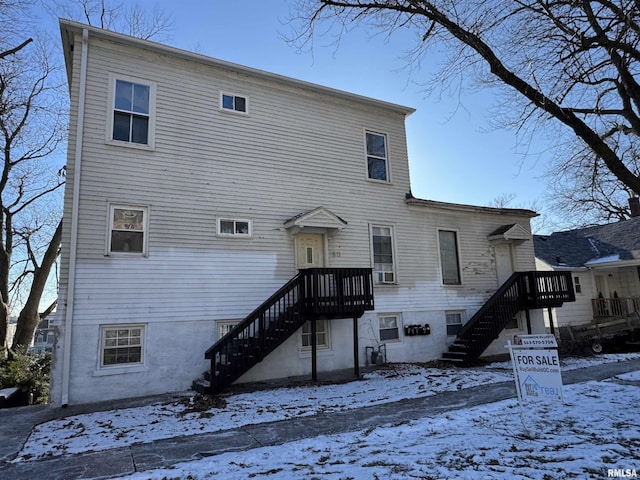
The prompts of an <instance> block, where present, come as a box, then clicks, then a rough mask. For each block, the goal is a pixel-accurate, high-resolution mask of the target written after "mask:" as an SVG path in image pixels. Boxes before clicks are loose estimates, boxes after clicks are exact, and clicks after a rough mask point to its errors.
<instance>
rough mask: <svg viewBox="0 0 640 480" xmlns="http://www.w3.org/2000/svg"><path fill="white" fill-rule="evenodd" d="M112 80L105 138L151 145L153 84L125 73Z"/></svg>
mask: <svg viewBox="0 0 640 480" xmlns="http://www.w3.org/2000/svg"><path fill="white" fill-rule="evenodd" d="M112 81H113V84H112V87H111V88H112V100H111V105H112V107H113V114H112V117H111V121H110V125H109V127H110V128H109V140H113V141H115V142H118V143H120V144H125V143H126V144H129V145H132V146H140V145H142V146H150V147H153V139H154V120H155V119H154V112H155V84H154V83H153V82H145V81H143V80H136V79H131V78H126V77H122V78H115V77H112Z"/></svg>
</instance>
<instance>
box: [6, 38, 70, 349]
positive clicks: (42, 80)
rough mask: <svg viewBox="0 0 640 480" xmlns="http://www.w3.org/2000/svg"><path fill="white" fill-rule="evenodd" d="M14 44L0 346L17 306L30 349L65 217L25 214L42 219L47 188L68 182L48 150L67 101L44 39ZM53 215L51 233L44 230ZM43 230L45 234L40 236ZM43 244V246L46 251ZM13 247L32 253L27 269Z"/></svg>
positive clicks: (59, 131) (21, 343) (19, 335)
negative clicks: (15, 298) (19, 267)
mask: <svg viewBox="0 0 640 480" xmlns="http://www.w3.org/2000/svg"><path fill="white" fill-rule="evenodd" d="M27 45H28V47H27ZM13 50H14V51H13V52H12V53H11V54H9V55H7V56H5V57H4V58H3V59H2V60H1V61H0V151H1V152H2V156H1V157H0V158H1V162H2V163H0V168H1V169H2V171H1V174H0V319H1V321H0V325H1V327H0V348H1V349H2V350H4V348H3V347H6V346H7V345H6V328H7V320H8V317H9V316H10V314H11V311H12V309H14V310H15V309H17V311H19V312H20V314H19V320H18V326H17V327H18V328H17V332H16V336H15V338H14V342H13V345H12V347H13V348H14V349H16V350H23V351H26V349H27V348H28V347H29V344H30V343H31V339H32V338H33V333H34V331H35V329H36V327H37V325H38V323H39V321H40V317H39V315H38V307H39V304H40V300H41V298H42V294H43V292H44V288H45V285H46V283H47V279H48V277H49V273H50V271H51V267H52V266H53V263H54V262H55V260H56V258H57V253H58V249H59V245H60V238H59V237H60V235H59V230H60V225H61V223H60V222H61V220H60V217H61V215H60V212H58V214H57V215H56V216H55V217H54V218H53V219H50V221H49V222H46V223H37V222H36V223H33V224H32V225H28V223H29V221H28V220H29V219H33V218H34V215H35V218H37V217H38V213H37V212H38V211H39V210H42V209H43V206H44V205H46V203H47V201H48V198H49V196H50V194H51V193H53V192H55V191H56V190H58V189H60V188H61V187H62V185H63V184H64V179H63V177H62V176H61V175H60V174H59V173H60V172H61V170H60V166H58V167H56V166H54V165H53V164H52V161H51V155H52V154H53V153H54V152H55V151H56V150H57V148H58V145H59V144H60V142H61V141H62V140H63V138H64V135H65V133H66V128H65V125H66V105H65V103H64V102H62V103H61V102H60V98H63V97H62V96H61V95H62V94H63V93H62V92H63V84H62V82H61V81H60V78H59V77H57V75H56V71H57V68H56V67H55V65H52V64H51V63H50V61H49V59H50V58H51V51H50V50H48V49H47V47H46V46H45V44H44V42H43V43H40V42H28V43H26V44H25V45H24V46H23V48H20V49H13ZM5 51H8V50H5ZM51 220H53V223H54V229H53V230H54V233H53V234H52V235H51V230H48V229H47V228H46V226H47V224H50V223H51ZM55 224H57V227H56V225H55ZM38 235H42V236H44V237H48V238H46V239H45V240H44V241H41V240H42V239H41V238H40V239H39V241H37V242H35V239H36V238H37V236H38ZM43 245H44V246H45V247H46V252H45V253H44V254H41V252H40V251H39V250H40V249H41V248H42V246H43ZM16 252H19V254H20V256H21V257H22V258H26V259H28V265H29V268H25V269H23V271H22V272H16V269H15V262H16V260H15V257H14V255H15V254H16ZM25 265H27V263H26V262H25ZM22 285H28V292H29V293H28V295H27V298H26V300H25V301H24V302H22V303H21V304H19V305H16V304H15V303H14V304H12V294H15V293H16V292H18V290H20V289H21V286H22Z"/></svg>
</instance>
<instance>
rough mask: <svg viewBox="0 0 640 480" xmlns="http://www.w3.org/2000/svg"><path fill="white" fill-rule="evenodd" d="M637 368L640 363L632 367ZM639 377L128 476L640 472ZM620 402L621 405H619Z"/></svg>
mask: <svg viewBox="0 0 640 480" xmlns="http://www.w3.org/2000/svg"><path fill="white" fill-rule="evenodd" d="M631 377H633V378H636V377H637V373H636V374H633V375H631ZM639 403H640V387H639V386H638V385H625V384H618V383H616V382H615V381H606V382H588V383H584V384H577V385H571V386H568V387H565V403H564V404H562V403H560V402H556V403H544V404H535V405H529V406H527V408H526V409H525V410H524V411H521V409H520V407H519V406H518V403H517V401H516V400H507V401H502V402H497V403H493V404H489V405H484V406H480V407H474V408H469V409H465V410H461V411H458V412H450V413H447V414H444V415H438V416H434V417H425V418H423V419H420V420H419V421H412V422H407V423H405V424H399V425H386V426H380V427H377V428H371V429H367V430H363V431H360V432H356V433H348V434H340V435H331V436H320V437H316V438H311V439H306V440H302V441H296V442H291V443H287V444H285V445H281V446H277V447H265V448H257V449H253V450H249V451H246V452H239V453H225V454H222V455H218V456H216V457H212V458H209V459H204V460H198V461H194V462H189V463H183V464H178V465H175V466H174V467H172V468H168V469H158V470H152V471H146V472H142V473H137V474H133V475H130V476H126V477H122V478H123V479H126V480H162V479H184V478H189V479H194V480H207V479H217V478H228V479H241V478H269V479H312V478H317V479H323V480H325V479H336V480H338V479H359V478H372V479H373V478H384V479H398V480H399V479H406V478H421V479H453V478H455V479H504V478H509V479H522V480H525V479H528V480H529V479H533V480H537V479H539V480H552V479H566V478H580V479H583V478H584V479H588V478H607V476H608V470H609V469H622V470H624V471H627V472H628V473H629V474H631V473H632V472H633V471H635V472H637V474H640V418H639V417H638V415H637V413H638V410H637V408H629V405H635V406H637V405H638V404H639ZM612 412H615V415H612Z"/></svg>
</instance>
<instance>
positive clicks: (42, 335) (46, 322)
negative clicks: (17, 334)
mask: <svg viewBox="0 0 640 480" xmlns="http://www.w3.org/2000/svg"><path fill="white" fill-rule="evenodd" d="M53 315H54V314H51V315H48V316H47V317H46V318H44V319H43V320H41V321H40V323H39V324H38V328H37V329H36V332H35V335H34V336H33V345H32V346H31V350H32V351H34V352H38V353H47V352H48V353H51V352H53V340H54V337H55V328H54V325H53V321H52V317H53Z"/></svg>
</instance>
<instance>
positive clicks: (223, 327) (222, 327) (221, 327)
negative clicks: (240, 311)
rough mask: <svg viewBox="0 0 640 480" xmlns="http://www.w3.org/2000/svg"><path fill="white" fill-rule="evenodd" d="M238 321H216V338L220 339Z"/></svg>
mask: <svg viewBox="0 0 640 480" xmlns="http://www.w3.org/2000/svg"><path fill="white" fill-rule="evenodd" d="M238 323H240V322H238V321H237V320H233V321H228V320H223V321H219V322H217V324H218V340H220V339H221V338H222V337H224V336H225V335H226V334H227V333H229V332H230V331H231V330H233V327H235V326H236V325H238Z"/></svg>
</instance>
